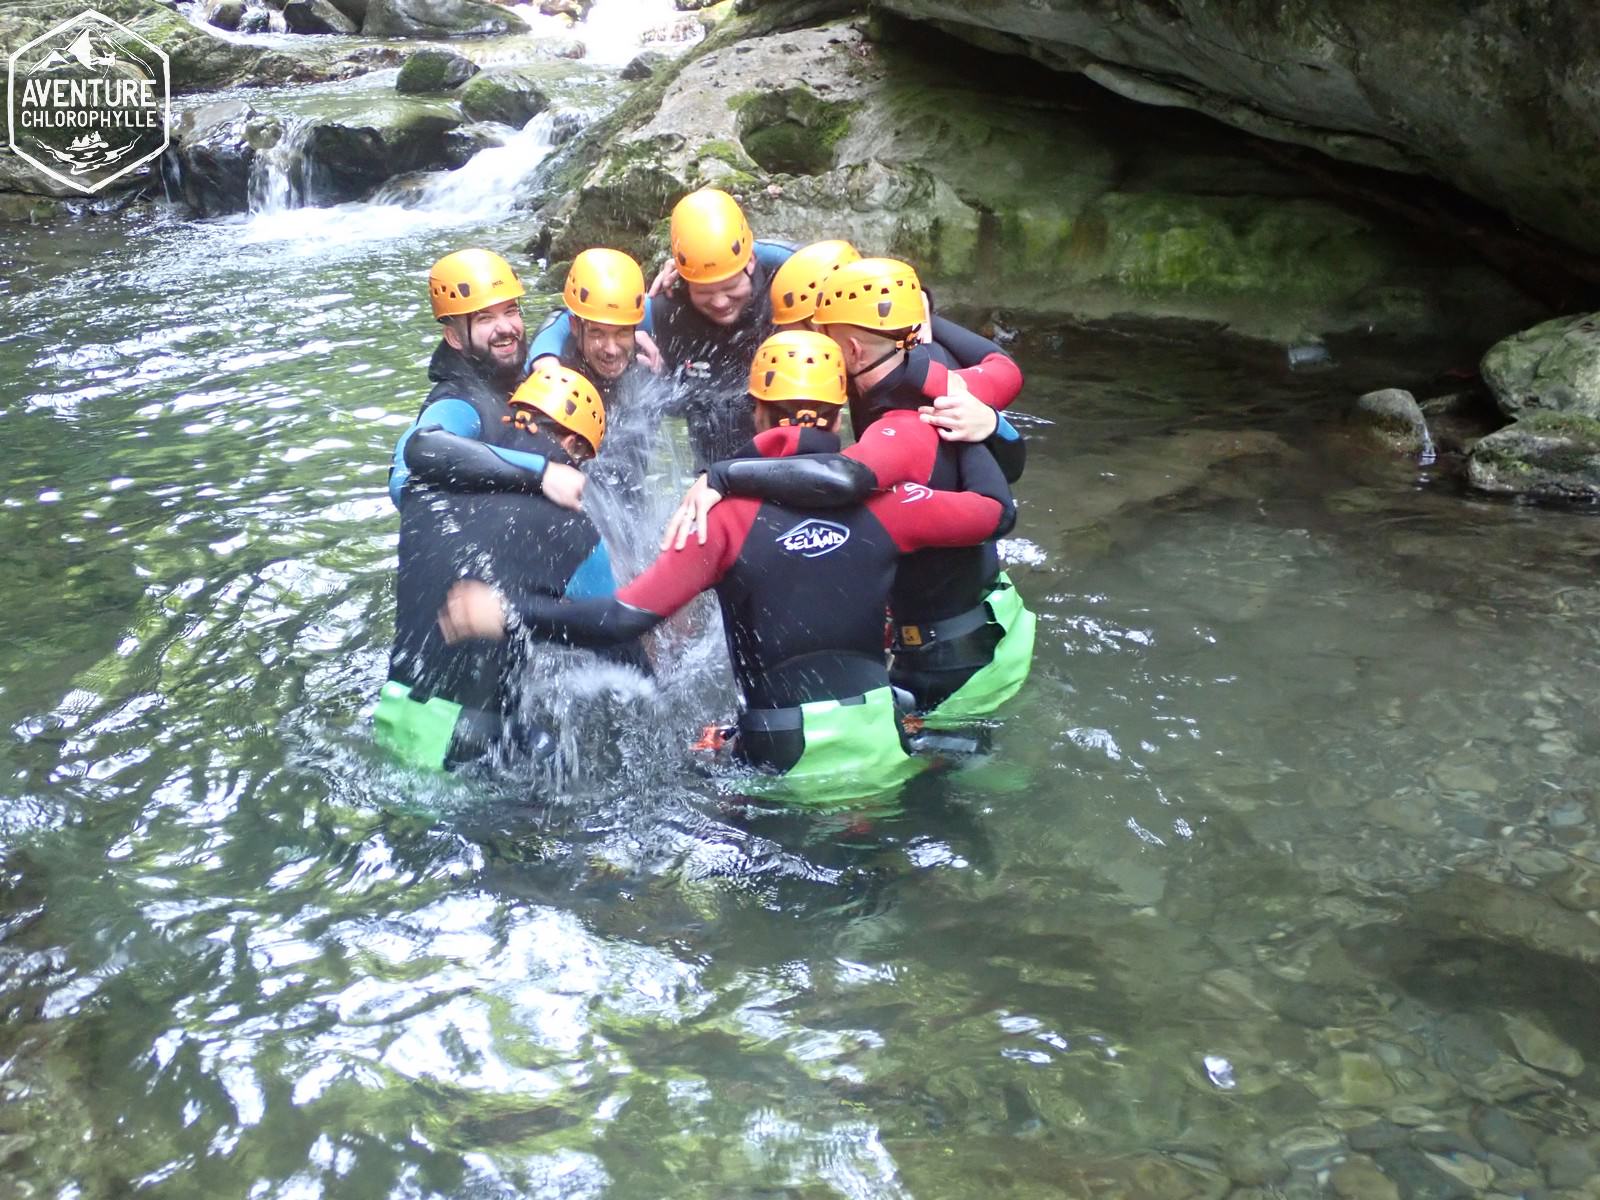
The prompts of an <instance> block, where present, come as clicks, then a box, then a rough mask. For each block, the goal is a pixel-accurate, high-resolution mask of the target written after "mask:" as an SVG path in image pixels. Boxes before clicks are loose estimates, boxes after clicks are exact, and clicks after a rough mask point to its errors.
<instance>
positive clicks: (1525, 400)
mask: <svg viewBox="0 0 1600 1200" xmlns="http://www.w3.org/2000/svg"><path fill="white" fill-rule="evenodd" d="M1481 370H1482V372H1483V379H1484V382H1485V383H1487V384H1488V385H1489V388H1490V390H1491V391H1492V392H1493V393H1494V398H1495V403H1497V404H1498V405H1499V406H1500V410H1501V411H1502V412H1504V413H1505V414H1506V415H1507V416H1512V417H1515V416H1520V415H1522V414H1524V413H1527V412H1530V411H1549V412H1561V413H1578V414H1581V415H1583V416H1587V417H1595V418H1600V313H1588V314H1584V315H1581V316H1572V317H1559V318H1557V319H1556V320H1554V321H1545V322H1544V323H1542V324H1539V325H1535V326H1534V327H1533V328H1532V329H1527V330H1524V331H1523V332H1522V333H1518V334H1513V335H1512V336H1511V337H1508V338H1505V339H1503V340H1502V341H1499V342H1496V343H1495V344H1494V345H1493V346H1492V347H1490V349H1489V352H1488V353H1487V354H1485V355H1484V356H1483V364H1482V367H1481Z"/></svg>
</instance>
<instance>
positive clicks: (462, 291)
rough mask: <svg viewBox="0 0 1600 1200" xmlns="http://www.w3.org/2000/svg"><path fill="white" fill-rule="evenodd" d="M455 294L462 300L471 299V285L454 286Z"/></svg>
mask: <svg viewBox="0 0 1600 1200" xmlns="http://www.w3.org/2000/svg"><path fill="white" fill-rule="evenodd" d="M456 294H457V295H459V296H460V297H461V298H462V299H463V300H468V299H471V297H472V285H471V284H470V283H458V284H456Z"/></svg>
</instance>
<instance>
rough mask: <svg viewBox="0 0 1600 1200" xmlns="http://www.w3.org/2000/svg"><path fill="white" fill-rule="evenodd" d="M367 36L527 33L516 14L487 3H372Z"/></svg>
mask: <svg viewBox="0 0 1600 1200" xmlns="http://www.w3.org/2000/svg"><path fill="white" fill-rule="evenodd" d="M361 31H362V33H364V34H366V35H367V36H368V37H402V38H448V37H486V36H490V35H496V34H506V33H527V32H528V23H527V22H526V21H524V20H523V19H522V18H521V17H519V16H517V14H516V13H514V12H511V11H510V10H509V9H507V8H503V7H501V6H500V5H498V4H489V3H485V2H484V0H369V2H368V4H367V19H366V21H365V22H363V24H362V28H361Z"/></svg>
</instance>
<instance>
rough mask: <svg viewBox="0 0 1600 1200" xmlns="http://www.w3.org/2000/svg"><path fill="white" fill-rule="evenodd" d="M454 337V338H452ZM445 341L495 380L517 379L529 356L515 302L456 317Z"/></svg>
mask: <svg viewBox="0 0 1600 1200" xmlns="http://www.w3.org/2000/svg"><path fill="white" fill-rule="evenodd" d="M452 334H454V335H455V336H453V337H452V336H451V335H452ZM445 340H446V341H448V342H449V343H450V344H451V345H452V346H454V347H455V348H456V349H457V350H459V351H461V353H463V354H465V355H466V356H467V357H468V358H470V359H472V360H473V361H475V362H477V363H480V364H482V366H483V367H484V368H485V369H486V370H487V372H488V373H489V374H490V375H491V376H493V377H494V378H496V379H500V380H505V379H512V380H515V379H519V378H521V375H522V364H523V360H524V359H525V358H526V357H527V353H528V338H527V330H525V329H524V328H523V325H522V309H521V308H520V307H518V305H517V302H516V301H515V300H506V301H504V302H502V303H500V304H495V305H492V306H490V307H489V308H482V309H479V310H478V311H477V312H475V313H468V314H467V315H466V316H464V317H457V318H456V319H455V320H454V321H452V322H451V324H450V325H449V326H448V327H447V328H446V330H445Z"/></svg>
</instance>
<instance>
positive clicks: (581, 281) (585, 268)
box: [561, 248, 644, 325]
mask: <svg viewBox="0 0 1600 1200" xmlns="http://www.w3.org/2000/svg"><path fill="white" fill-rule="evenodd" d="M561 298H562V299H563V300H565V301H566V302H567V311H569V312H571V313H572V314H573V315H574V316H578V317H582V318H583V319H584V320H585V321H595V322H598V323H599V324H601V325H637V324H638V323H639V322H640V321H642V320H644V272H643V271H641V270H640V269H639V264H638V263H636V262H634V261H633V259H631V258H629V257H628V256H627V255H626V254H624V253H623V252H622V251H621V250H606V249H599V248H597V249H593V250H585V251H584V252H583V253H581V254H580V255H578V257H577V258H575V259H573V260H572V269H571V270H569V271H568V272H567V285H566V287H564V288H562V289H561Z"/></svg>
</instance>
